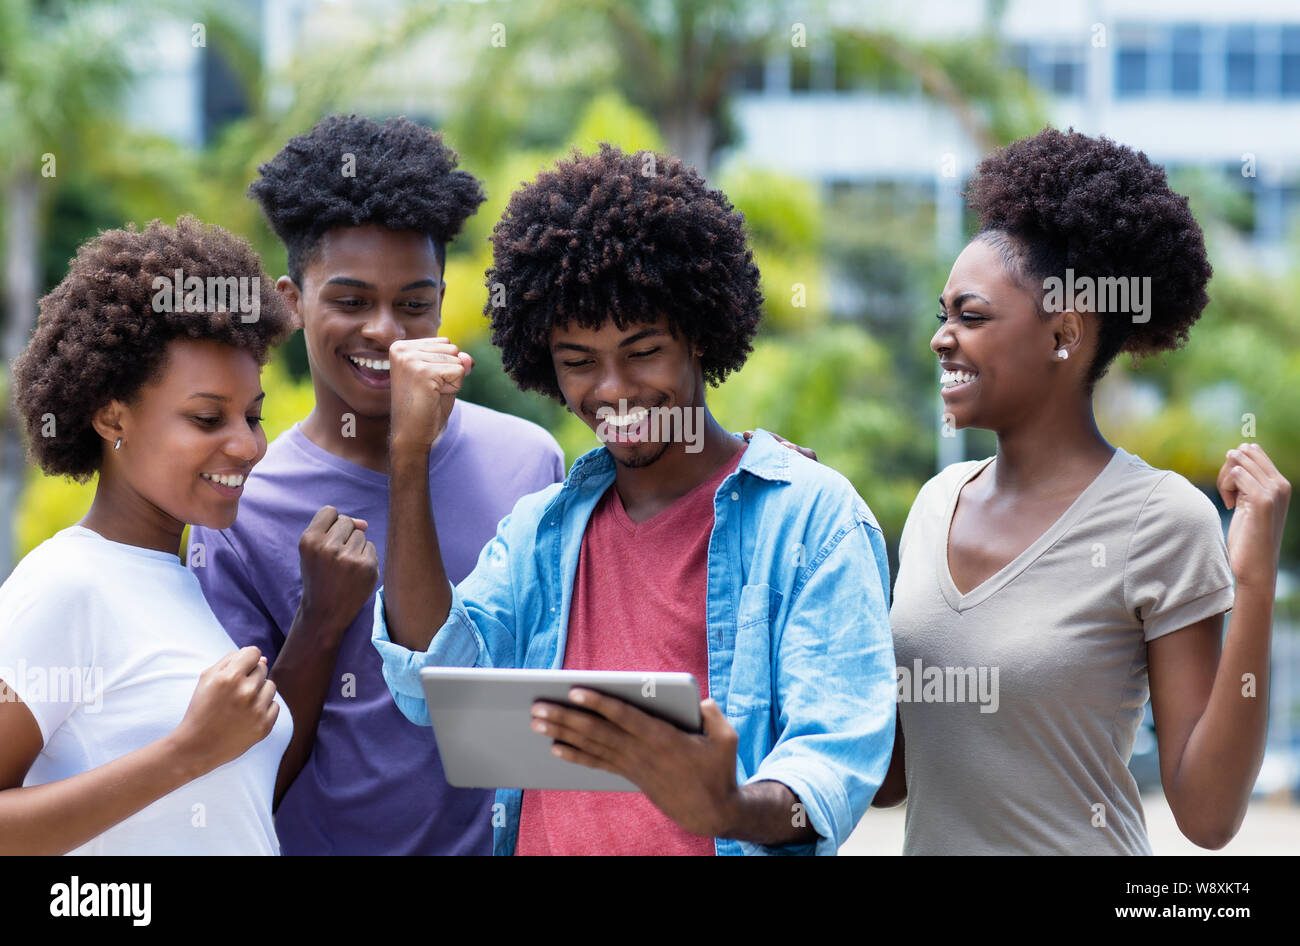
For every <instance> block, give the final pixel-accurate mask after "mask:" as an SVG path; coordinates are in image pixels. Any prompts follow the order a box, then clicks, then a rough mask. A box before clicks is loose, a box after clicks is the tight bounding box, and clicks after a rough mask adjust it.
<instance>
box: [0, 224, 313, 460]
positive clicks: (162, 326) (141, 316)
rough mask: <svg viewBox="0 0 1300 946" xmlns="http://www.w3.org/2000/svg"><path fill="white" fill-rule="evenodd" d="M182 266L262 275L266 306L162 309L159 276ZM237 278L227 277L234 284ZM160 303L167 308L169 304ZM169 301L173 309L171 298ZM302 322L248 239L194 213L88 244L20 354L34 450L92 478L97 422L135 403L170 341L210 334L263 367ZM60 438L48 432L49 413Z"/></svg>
mask: <svg viewBox="0 0 1300 946" xmlns="http://www.w3.org/2000/svg"><path fill="white" fill-rule="evenodd" d="M176 270H181V271H182V272H183V273H184V278H185V281H186V282H189V279H190V277H199V278H200V279H202V280H204V283H205V285H206V284H207V281H208V279H210V278H219V279H223V280H224V279H228V278H229V277H235V278H239V277H248V278H252V279H254V282H253V283H252V286H253V291H255V292H257V293H258V296H257V300H258V305H259V306H260V309H259V310H257V318H255V319H254V320H252V321H248V322H245V321H244V319H245V318H246V315H244V314H242V313H240V312H238V311H228V310H226V309H222V310H220V311H211V310H212V309H215V308H216V304H215V303H214V304H211V305H209V306H208V309H209V311H204V312H189V311H183V312H169V311H155V307H154V299H155V296H156V295H157V293H158V289H157V287H155V285H154V280H155V278H158V277H166V278H167V279H169V280H170V279H171V278H172V277H173V275H174V274H175V272H176ZM227 285H228V284H227ZM160 308H161V307H160ZM167 308H170V306H168V307H167ZM292 331H293V324H292V321H291V318H290V314H289V311H288V309H287V308H286V307H285V304H284V302H283V301H282V300H281V298H280V294H279V293H278V292H276V291H275V286H274V284H273V282H272V281H271V280H270V279H269V278H267V276H266V274H265V273H264V272H263V271H262V263H261V260H260V259H259V258H258V256H257V254H256V253H254V252H253V248H252V247H251V246H249V245H248V243H247V242H245V241H244V240H242V239H240V238H239V237H237V236H234V235H233V234H231V233H229V232H227V231H225V230H223V229H221V228H220V227H217V226H210V225H206V224H204V223H202V222H200V221H199V220H197V219H195V218H194V217H189V216H186V217H181V218H180V219H179V220H177V221H176V226H175V227H174V228H173V227H169V226H166V225H165V224H163V223H161V222H160V221H158V220H154V221H153V222H152V223H150V224H149V226H148V227H147V228H146V229H145V230H144V231H143V232H140V231H137V230H136V229H135V228H134V226H131V225H128V227H127V229H125V230H106V231H104V232H103V233H101V234H100V235H99V236H97V237H95V238H94V239H93V240H90V241H88V242H87V243H84V244H83V245H82V246H81V248H80V249H79V250H78V251H77V256H76V258H75V259H74V260H73V261H72V265H71V268H70V269H69V270H68V274H67V275H66V276H65V277H64V278H63V281H62V282H60V283H59V284H58V285H57V286H55V287H54V289H53V290H52V291H51V292H50V294H49V295H47V296H45V297H44V298H43V299H41V301H40V316H39V318H38V320H37V324H36V330H35V332H33V334H32V337H31V340H30V341H29V342H28V344H27V347H26V348H25V349H24V350H23V352H22V354H21V355H19V356H18V357H17V358H16V359H14V363H13V378H14V403H15V406H16V407H17V410H18V414H19V416H21V417H22V418H23V423H24V425H25V426H26V429H27V439H28V443H29V455H30V457H31V458H32V460H33V461H34V462H35V463H36V464H37V465H39V466H40V467H41V469H43V470H44V471H45V472H46V473H48V474H50V475H51V476H57V475H62V476H70V477H72V478H73V479H75V480H79V481H84V480H87V479H89V478H90V477H91V476H92V475H94V473H95V472H96V471H98V469H99V466H100V460H101V457H102V441H101V439H100V436H99V434H98V433H97V432H96V431H95V428H94V427H93V426H92V425H91V421H92V419H93V417H94V414H95V412H96V411H97V410H99V408H101V407H103V406H104V405H106V404H108V403H109V402H110V401H113V400H120V401H123V402H126V403H130V402H131V401H132V400H133V399H134V397H135V395H136V394H137V393H138V392H139V390H140V388H141V387H143V386H144V385H145V384H146V383H147V382H149V381H150V380H152V379H154V378H156V377H157V376H158V375H159V374H160V373H161V372H162V370H163V368H164V365H165V362H166V355H167V343H168V342H170V341H171V340H172V339H177V338H193V339H211V340H214V341H218V342H222V343H224V344H226V345H232V346H235V347H237V348H242V349H245V350H246V351H248V352H249V353H250V354H251V355H252V356H253V357H254V358H255V359H256V360H257V363H258V364H259V365H264V364H266V361H267V358H268V357H269V355H270V350H271V348H273V347H274V346H276V345H278V344H279V343H280V342H282V341H284V339H285V338H287V337H288V336H289V334H290V333H291V332H292ZM51 416H52V417H53V418H54V421H55V425H54V429H55V430H56V431H57V436H53V437H48V436H42V432H43V428H44V427H45V426H46V421H47V420H48V419H49V417H51Z"/></svg>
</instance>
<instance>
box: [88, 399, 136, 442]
mask: <svg viewBox="0 0 1300 946" xmlns="http://www.w3.org/2000/svg"><path fill="white" fill-rule="evenodd" d="M129 415H130V410H129V409H128V408H127V407H126V405H125V404H123V403H122V402H121V401H118V400H116V399H114V400H112V401H109V402H108V403H107V404H105V405H104V406H103V407H101V408H100V409H99V410H97V411H95V414H94V416H93V417H91V419H90V425H91V426H92V427H94V428H95V433H97V434H99V436H100V437H102V438H104V439H105V440H107V441H108V442H109V443H117V442H118V441H119V440H125V439H126V434H127V428H128V427H129V423H128V419H129Z"/></svg>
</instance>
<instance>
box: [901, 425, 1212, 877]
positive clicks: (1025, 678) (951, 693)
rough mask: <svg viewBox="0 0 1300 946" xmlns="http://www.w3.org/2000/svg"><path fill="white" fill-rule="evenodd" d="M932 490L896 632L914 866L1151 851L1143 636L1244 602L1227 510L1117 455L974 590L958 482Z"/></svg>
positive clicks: (957, 474) (908, 529)
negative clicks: (1143, 733)
mask: <svg viewBox="0 0 1300 946" xmlns="http://www.w3.org/2000/svg"><path fill="white" fill-rule="evenodd" d="M993 459H994V458H992V457H990V458H988V459H986V460H976V461H970V462H967V463H957V464H953V465H952V466H950V467H948V468H947V469H945V470H944V471H943V472H941V473H939V474H938V475H937V476H935V477H934V478H933V479H931V480H930V481H929V482H928V483H926V484H925V486H924V487H922V489H921V492H920V494H919V495H918V496H917V499H916V502H915V503H914V504H913V506H912V510H911V512H910V513H909V515H908V518H907V523H906V525H905V526H904V529H903V534H902V537H901V539H900V544H899V571H898V581H897V583H896V585H895V589H894V604H893V608H892V610H891V613H890V621H891V623H892V625H893V630H894V650H895V655H896V658H897V662H898V677H899V695H898V698H899V709H900V711H901V718H902V728H903V736H904V739H905V748H906V752H905V754H906V775H907V824H906V835H905V840H904V844H903V852H904V853H905V854H1150V853H1151V848H1150V845H1149V843H1148V841H1147V833H1146V823H1145V821H1144V820H1143V816H1142V805H1141V802H1140V800H1139V796H1138V789H1137V785H1136V783H1135V782H1134V781H1133V777H1132V776H1131V775H1130V774H1129V771H1128V768H1127V763H1128V759H1129V756H1130V755H1131V754H1132V751H1133V742H1134V737H1135V735H1136V733H1137V730H1138V726H1139V724H1140V723H1141V720H1142V712H1143V707H1144V706H1145V705H1146V702H1147V695H1148V688H1147V641H1149V640H1153V639H1154V638H1157V637H1159V636H1161V635H1162V634H1167V633H1170V632H1171V631H1176V630H1178V629H1180V628H1183V627H1186V626H1188V625H1189V624H1193V623H1195V622H1197V621H1200V620H1203V619H1204V618H1207V617H1210V616H1211V615H1215V614H1220V613H1222V612H1224V611H1227V610H1228V609H1229V608H1231V607H1232V599H1233V580H1232V573H1231V570H1230V569H1229V566H1228V555H1227V548H1226V546H1225V544H1224V539H1223V531H1222V527H1221V525H1220V522H1219V517H1218V514H1217V512H1216V511H1215V508H1214V504H1213V503H1211V502H1210V500H1209V499H1208V498H1207V497H1206V496H1205V495H1204V494H1203V493H1202V492H1200V491H1199V490H1198V489H1196V487H1194V486H1192V484H1191V483H1189V482H1188V481H1187V480H1186V479H1184V478H1183V477H1181V476H1179V475H1178V474H1177V473H1172V472H1169V471H1166V470H1156V469H1153V468H1152V467H1151V466H1149V465H1148V464H1146V463H1145V462H1143V461H1142V460H1141V459H1139V458H1138V457H1135V456H1132V455H1131V454H1129V453H1126V452H1125V451H1124V450H1116V451H1115V455H1114V456H1113V457H1112V458H1111V460H1110V462H1109V463H1108V464H1107V465H1106V467H1105V469H1103V470H1102V471H1101V473H1100V474H1098V476H1097V478H1096V479H1095V480H1094V481H1093V482H1092V483H1091V484H1089V486H1088V487H1087V488H1086V489H1085V490H1084V491H1083V492H1082V493H1080V494H1079V496H1078V498H1077V499H1076V500H1075V501H1074V503H1073V504H1072V505H1071V506H1070V508H1069V509H1067V510H1066V512H1065V513H1064V514H1063V515H1062V516H1061V518H1060V519H1058V520H1057V521H1056V522H1055V523H1054V524H1053V525H1052V526H1051V527H1049V528H1048V529H1047V531H1046V532H1044V533H1043V535H1041V536H1040V537H1039V538H1038V539H1037V540H1036V541H1035V542H1033V543H1032V544H1031V545H1030V546H1029V548H1027V549H1026V550H1025V551H1024V552H1023V553H1021V554H1020V555H1019V556H1017V557H1016V558H1015V559H1014V560H1013V561H1011V562H1010V563H1009V564H1007V566H1006V567H1004V568H1003V569H1002V570H1001V571H999V572H998V573H997V574H995V575H993V576H991V577H990V578H988V579H987V580H986V581H984V582H983V583H982V584H980V585H978V586H977V587H975V588H973V589H971V590H970V591H969V592H968V593H966V594H961V593H960V592H959V591H958V590H957V588H956V586H955V585H954V584H953V581H952V577H951V574H950V572H949V570H948V533H949V526H950V524H951V522H952V516H953V510H954V509H955V508H956V504H957V496H958V493H959V492H960V490H961V487H962V486H963V485H965V484H966V483H967V482H969V481H970V480H971V479H973V478H974V476H975V475H976V474H977V473H978V472H979V471H980V470H982V469H983V468H984V467H985V466H987V465H988V464H989V463H991V462H993Z"/></svg>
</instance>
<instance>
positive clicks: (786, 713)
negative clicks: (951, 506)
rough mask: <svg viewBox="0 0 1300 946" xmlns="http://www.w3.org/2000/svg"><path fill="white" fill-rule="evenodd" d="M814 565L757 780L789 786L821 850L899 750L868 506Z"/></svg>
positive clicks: (885, 563)
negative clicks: (774, 727)
mask: <svg viewBox="0 0 1300 946" xmlns="http://www.w3.org/2000/svg"><path fill="white" fill-rule="evenodd" d="M812 564H813V565H815V570H814V571H813V572H812V574H811V575H809V576H808V578H807V579H806V580H805V581H804V583H803V585H802V587H800V588H797V589H796V591H795V594H794V597H793V600H792V602H791V604H790V607H789V610H788V611H787V613H786V616H785V619H784V622H783V626H782V627H781V629H780V637H779V640H778V641H776V642H775V643H776V666H775V678H776V687H777V690H776V698H777V701H778V703H779V705H778V706H777V707H776V714H777V717H776V721H777V730H778V733H779V735H778V738H777V741H776V743H775V745H774V746H773V748H772V751H771V752H770V753H768V755H767V756H766V757H765V758H764V759H763V761H762V763H761V764H760V765H759V767H758V770H757V771H756V772H755V773H754V774H753V776H752V777H751V778H749V779H748V781H749V782H757V781H763V780H772V781H777V782H781V783H782V784H784V785H786V786H787V787H789V789H790V790H791V791H792V792H794V794H795V795H797V796H798V797H799V804H800V805H801V806H802V809H801V811H799V812H796V813H794V814H793V815H792V816H794V817H798V816H802V817H804V818H806V823H807V824H808V825H810V826H811V827H812V828H813V829H814V830H815V831H816V832H817V833H818V835H820V839H819V840H818V841H817V843H816V849H815V853H817V854H834V853H836V851H837V850H838V849H839V847H840V845H841V844H843V843H844V842H845V841H846V840H847V839H848V836H849V834H851V833H852V831H853V829H854V828H855V827H856V826H857V823H858V821H859V820H860V819H861V818H862V816H863V815H864V814H865V813H866V811H867V809H868V807H869V806H870V804H871V799H872V798H873V797H874V796H875V794H876V791H877V790H878V789H879V788H880V784H881V782H882V781H884V778H885V773H886V772H887V771H888V769H889V760H890V756H891V754H892V752H893V748H894V716H895V712H894V711H895V700H894V693H895V690H896V685H895V668H894V642H893V636H892V634H891V633H890V627H889V560H888V558H887V557H886V552H885V541H884V536H883V535H882V534H881V532H880V529H879V528H878V527H877V526H876V525H875V523H874V521H873V520H872V519H871V517H870V513H869V512H868V511H866V510H865V509H864V510H862V511H861V512H859V513H858V514H857V515H856V516H855V521H854V524H853V525H852V526H850V527H848V528H845V529H843V530H842V531H840V532H838V533H837V534H836V535H835V536H833V537H832V538H831V540H830V541H829V542H828V544H827V545H826V546H825V547H823V549H822V550H821V551H820V552H819V554H818V555H816V556H815V557H814V558H813V560H812ZM761 852H762V853H789V850H788V849H779V848H774V849H769V848H763V849H762V850H761ZM756 853H757V852H756Z"/></svg>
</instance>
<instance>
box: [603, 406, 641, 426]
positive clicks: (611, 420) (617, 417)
mask: <svg viewBox="0 0 1300 946" xmlns="http://www.w3.org/2000/svg"><path fill="white" fill-rule="evenodd" d="M649 413H650V412H649V411H648V410H646V409H645V408H644V407H642V408H639V409H638V410H635V411H632V412H630V413H627V414H609V415H607V416H606V417H605V423H607V424H609V425H610V426H611V427H631V426H633V425H634V424H639V423H641V421H642V420H644V419H645V416H646V415H647V414H649Z"/></svg>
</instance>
